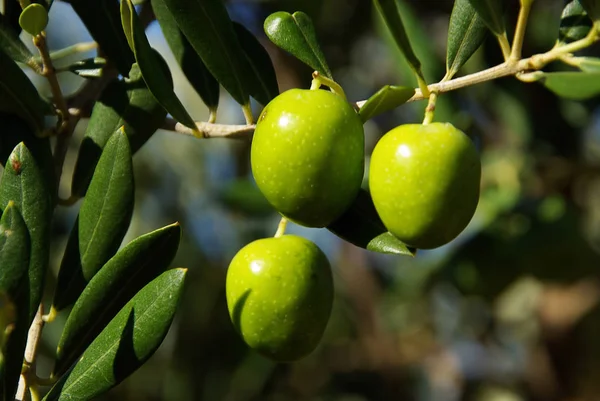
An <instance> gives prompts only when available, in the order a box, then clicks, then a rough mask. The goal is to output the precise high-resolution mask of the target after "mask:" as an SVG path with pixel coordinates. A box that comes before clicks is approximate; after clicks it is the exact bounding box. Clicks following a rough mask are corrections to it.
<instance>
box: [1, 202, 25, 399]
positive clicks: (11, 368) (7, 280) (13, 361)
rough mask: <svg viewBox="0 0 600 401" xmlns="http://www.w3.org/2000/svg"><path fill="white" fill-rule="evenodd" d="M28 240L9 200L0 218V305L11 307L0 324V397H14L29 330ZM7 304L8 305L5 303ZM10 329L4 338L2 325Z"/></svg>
mask: <svg viewBox="0 0 600 401" xmlns="http://www.w3.org/2000/svg"><path fill="white" fill-rule="evenodd" d="M29 255H30V239H29V231H28V229H27V226H26V225H25V221H24V220H23V217H21V214H20V213H19V210H18V208H17V207H16V205H15V203H14V202H12V201H10V202H9V203H8V205H7V207H6V209H5V210H4V213H3V214H2V219H0V294H2V298H3V299H2V302H1V303H2V304H1V305H0V307H2V308H11V309H12V311H10V312H11V313H10V314H11V315H12V316H10V317H9V320H10V321H9V322H6V321H4V322H2V323H3V324H0V330H2V331H3V332H2V333H0V336H1V337H3V338H2V340H3V341H1V342H0V347H1V349H0V352H2V357H0V389H2V390H1V392H0V397H1V399H3V400H8V399H10V400H12V399H14V393H15V390H16V387H17V386H16V384H17V382H18V380H19V375H20V373H21V367H22V365H23V352H24V350H25V344H26V342H27V332H28V329H29V322H28V315H29V302H28V298H29V294H28V291H27V281H26V280H24V279H25V278H26V277H27V269H28V268H29ZM7 303H9V304H7ZM2 312H4V311H2ZM7 323H8V324H10V325H11V327H10V330H9V332H8V333H7V334H8V338H6V335H5V334H6V333H4V330H5V329H6V324H7Z"/></svg>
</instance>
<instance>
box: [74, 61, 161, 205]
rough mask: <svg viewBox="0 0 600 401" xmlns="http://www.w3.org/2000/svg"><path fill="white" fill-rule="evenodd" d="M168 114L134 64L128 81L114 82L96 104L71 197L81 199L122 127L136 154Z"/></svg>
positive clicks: (78, 159) (75, 173)
mask: <svg viewBox="0 0 600 401" xmlns="http://www.w3.org/2000/svg"><path fill="white" fill-rule="evenodd" d="M166 114H167V112H166V111H165V110H164V109H163V107H162V106H161V105H160V103H158V101H157V100H156V98H155V97H154V96H153V95H152V92H150V90H149V89H148V87H147V86H146V83H145V82H144V79H143V77H142V74H141V72H140V69H139V68H138V65H137V64H134V65H133V67H132V68H131V71H130V72H129V78H128V79H127V78H126V79H124V80H118V79H115V80H114V81H112V82H111V83H110V84H108V86H107V87H106V88H105V89H104V91H103V92H102V94H101V95H100V99H99V100H98V101H97V102H96V103H95V104H94V108H93V110H92V115H91V117H90V120H89V123H88V126H87V129H86V131H85V136H84V138H83V141H82V143H81V146H80V147H79V153H78V155H77V161H76V163H75V169H74V171H73V179H72V182H71V194H72V196H74V197H82V196H84V195H85V193H86V191H87V187H88V186H89V183H90V181H91V179H92V175H93V174H94V169H95V168H96V164H97V163H98V160H99V159H100V155H101V154H102V150H103V149H104V147H105V146H106V143H107V142H108V140H109V138H110V137H111V136H112V135H113V134H114V133H115V132H116V131H117V130H118V129H119V128H121V127H123V131H125V133H126V134H127V137H128V139H129V143H130V147H131V153H132V154H133V153H135V152H137V151H138V150H139V149H140V148H141V147H142V146H143V145H144V144H145V143H146V142H147V141H148V140H149V139H150V138H151V137H152V135H153V134H154V133H155V132H156V130H157V129H158V128H159V127H160V126H161V125H162V124H163V123H164V120H165V117H166Z"/></svg>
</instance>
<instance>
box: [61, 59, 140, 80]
mask: <svg viewBox="0 0 600 401" xmlns="http://www.w3.org/2000/svg"><path fill="white" fill-rule="evenodd" d="M105 66H106V60H105V59H103V58H102V57H92V58H88V59H85V60H79V61H76V62H74V63H72V64H70V65H68V66H67V67H65V69H66V70H68V71H71V72H72V73H73V74H77V75H79V76H80V77H83V78H100V77H101V76H102V72H103V70H102V69H103V68H104V67H105ZM130 74H131V72H130ZM130 78H131V75H130Z"/></svg>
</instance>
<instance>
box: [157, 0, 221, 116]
mask: <svg viewBox="0 0 600 401" xmlns="http://www.w3.org/2000/svg"><path fill="white" fill-rule="evenodd" d="M152 9H153V10H154V14H155V15H156V19H157V20H158V23H159V24H160V28H161V29H162V32H163V35H164V36H165V39H166V41H167V43H168V44H169V47H170V48H171V51H172V52H173V56H175V60H177V63H178V64H179V66H180V67H181V70H182V71H183V74H184V75H185V76H186V78H187V79H188V81H189V82H190V84H191V85H192V87H193V88H194V90H195V91H196V92H197V93H198V94H199V95H200V97H201V98H202V101H203V102H204V104H206V106H207V107H208V108H209V109H211V110H216V109H217V106H218V105H219V90H220V87H219V82H218V81H217V80H216V79H215V77H213V76H212V75H211V73H210V72H209V71H208V69H207V68H206V65H204V62H202V59H201V58H200V56H198V55H197V54H196V52H195V50H194V48H193V47H192V45H191V44H190V42H189V41H188V40H187V38H186V37H185V35H184V34H183V32H181V30H180V29H179V26H178V25H177V22H176V21H175V19H174V18H173V15H171V12H170V11H169V9H168V8H167V5H166V4H165V2H164V1H163V0H152Z"/></svg>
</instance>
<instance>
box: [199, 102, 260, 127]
mask: <svg viewBox="0 0 600 401" xmlns="http://www.w3.org/2000/svg"><path fill="white" fill-rule="evenodd" d="M242 111H243V112H244V118H245V119H246V124H247V125H252V124H254V116H253V115H252V108H251V107H250V103H246V104H245V105H243V106H242ZM200 133H201V132H200Z"/></svg>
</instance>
